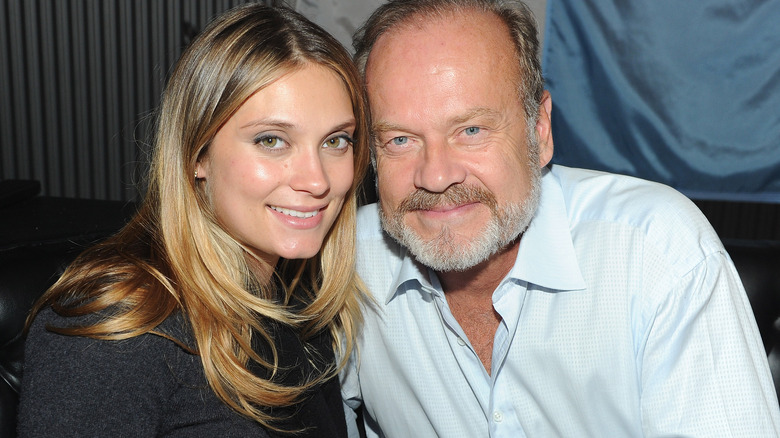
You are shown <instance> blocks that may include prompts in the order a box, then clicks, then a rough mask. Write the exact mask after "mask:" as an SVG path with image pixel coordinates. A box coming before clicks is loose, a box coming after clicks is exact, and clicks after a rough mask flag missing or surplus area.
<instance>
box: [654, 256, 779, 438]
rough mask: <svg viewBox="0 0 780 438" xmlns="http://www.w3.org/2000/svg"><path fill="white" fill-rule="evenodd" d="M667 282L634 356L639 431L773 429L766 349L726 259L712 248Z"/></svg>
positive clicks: (748, 433) (739, 433) (727, 433)
mask: <svg viewBox="0 0 780 438" xmlns="http://www.w3.org/2000/svg"><path fill="white" fill-rule="evenodd" d="M668 285H669V289H670V290H669V291H668V293H663V294H659V295H658V296H661V297H663V298H662V299H661V300H660V301H659V303H658V305H657V306H656V307H655V308H654V311H655V314H654V315H652V316H651V318H650V321H651V323H650V326H649V330H648V335H647V338H646V346H645V348H644V352H643V356H642V358H641V361H640V363H641V365H640V366H641V368H642V369H641V370H640V376H641V384H642V400H641V406H642V417H643V429H644V432H645V436H647V437H671V436H675V437H677V436H686V437H712V436H718V437H758V436H762V437H769V436H780V411H779V410H778V402H777V395H776V394H775V390H774V386H773V383H772V379H771V374H770V371H769V367H768V364H767V359H766V354H765V352H764V348H763V345H762V343H761V337H760V334H759V333H758V329H757V327H756V323H755V320H754V317H753V313H752V310H751V307H750V303H749V301H748V299H747V295H746V294H745V291H744V288H743V287H742V284H741V283H740V281H739V277H738V275H737V272H736V270H735V268H734V266H733V264H732V263H731V261H730V260H729V259H728V257H727V256H726V255H725V253H723V252H716V253H713V254H711V255H709V256H707V257H706V258H705V259H704V260H703V261H702V262H701V263H699V264H698V265H697V266H695V267H694V269H692V270H691V271H690V272H688V273H687V274H686V275H684V276H683V277H681V278H679V279H676V280H674V282H672V281H670V282H669V283H668ZM659 287H665V286H664V285H663V284H661V285H660V286H659Z"/></svg>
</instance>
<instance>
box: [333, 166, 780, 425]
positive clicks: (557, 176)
mask: <svg viewBox="0 0 780 438" xmlns="http://www.w3.org/2000/svg"><path fill="white" fill-rule="evenodd" d="M358 271H359V273H360V275H361V277H362V278H363V279H364V281H365V282H366V283H367V285H368V287H369V289H370V290H371V291H372V294H373V296H374V299H375V303H373V304H367V305H366V307H365V309H364V316H365V325H364V327H363V329H362V330H361V332H360V335H359V339H358V342H359V354H358V355H355V356H353V357H352V358H351V361H350V364H349V366H348V367H347V368H346V369H345V370H344V372H343V373H342V385H343V389H342V391H343V395H344V400H345V403H346V405H347V406H350V407H352V408H355V407H357V406H359V405H360V404H361V403H362V404H363V406H364V408H365V409H364V419H365V426H366V429H367V433H368V436H369V437H381V436H386V437H391V438H393V437H397V438H408V437H453V438H462V437H468V438H474V437H488V436H489V437H496V438H497V437H533V438H537V437H543V438H549V437H598V438H606V437H608V438H613V437H671V436H675V437H737V436H739V437H751V438H756V437H778V436H780V410H779V409H778V402H777V396H776V394H775V390H774V386H773V383H772V379H771V375H770V372H769V368H768V365H767V359H766V355H765V351H764V347H763V345H762V343H761V339H760V335H759V333H758V330H757V328H756V324H755V321H754V318H753V313H752V311H751V308H750V303H749V302H748V300H747V297H746V295H745V292H744V289H743V287H742V285H741V283H740V281H739V278H738V275H737V272H736V270H735V269H734V266H733V264H732V263H731V260H730V259H729V257H728V255H727V254H726V252H725V251H724V249H723V246H722V245H721V243H720V240H719V239H718V237H717V235H716V234H715V232H714V231H713V230H712V228H711V226H710V225H709V223H708V222H707V221H706V219H705V218H704V217H703V215H702V214H701V213H700V212H699V211H698V209H696V207H695V206H694V205H693V204H692V203H691V202H690V201H689V200H687V199H686V198H685V197H683V196H682V195H680V194H679V193H677V192H676V191H674V190H672V189H670V188H668V187H665V186H662V185H658V184H655V183H649V182H646V181H642V180H638V179H635V178H630V177H625V176H618V175H612V174H605V173H600V172H593V171H586V170H581V169H572V168H566V167H562V166H554V167H553V168H552V170H551V171H550V170H545V171H544V176H543V178H542V198H541V203H540V206H539V210H538V212H537V215H536V216H535V218H534V220H533V221H532V223H531V225H530V227H529V228H528V230H527V231H526V232H525V234H524V235H523V237H522V239H521V242H520V247H519V250H518V255H517V260H516V262H515V265H514V267H513V268H512V270H511V271H510V272H509V274H508V275H507V276H506V278H504V279H503V281H502V282H501V284H500V285H499V286H498V288H497V289H496V291H495V293H494V294H493V304H494V308H495V309H496V311H497V312H498V313H499V314H500V315H501V323H500V325H499V328H498V331H497V332H496V334H495V339H494V345H493V356H492V357H493V359H492V369H491V372H490V373H489V374H488V373H487V372H486V370H485V369H484V367H483V365H482V363H481V362H480V360H479V358H478V357H477V355H476V353H475V352H474V350H473V348H472V347H471V345H470V343H469V340H468V339H467V338H466V336H465V335H464V333H463V330H462V329H461V327H460V325H459V324H458V322H457V321H456V320H455V318H454V317H453V315H452V313H451V312H450V310H449V307H448V305H447V298H446V296H445V294H444V293H443V292H442V288H441V285H440V284H439V282H438V280H437V277H436V275H435V274H434V273H433V272H432V271H430V270H428V269H427V268H425V267H422V266H420V265H419V264H417V263H415V262H414V260H413V259H412V258H411V257H410V255H409V254H407V252H406V251H405V249H403V248H401V247H399V246H398V245H397V244H396V243H395V242H394V241H393V240H392V239H391V238H389V237H388V236H387V235H385V234H383V233H382V230H381V227H380V222H379V218H378V214H377V207H376V206H375V205H370V206H367V207H364V208H362V209H361V210H360V212H359V218H358ZM353 432H354V430H353Z"/></svg>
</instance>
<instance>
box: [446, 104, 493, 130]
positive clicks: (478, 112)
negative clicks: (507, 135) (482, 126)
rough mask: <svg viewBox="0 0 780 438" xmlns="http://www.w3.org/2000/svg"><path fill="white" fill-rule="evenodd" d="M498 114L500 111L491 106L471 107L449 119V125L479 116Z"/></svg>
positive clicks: (491, 116) (489, 116) (468, 120)
mask: <svg viewBox="0 0 780 438" xmlns="http://www.w3.org/2000/svg"><path fill="white" fill-rule="evenodd" d="M499 116H500V113H499V112H498V111H496V110H494V109H492V108H485V107H477V108H472V109H470V110H468V111H466V112H465V113H463V114H461V115H459V116H457V117H453V118H452V119H450V126H452V125H460V124H463V123H467V122H470V121H472V120H474V119H478V118H481V117H487V118H498V117H499Z"/></svg>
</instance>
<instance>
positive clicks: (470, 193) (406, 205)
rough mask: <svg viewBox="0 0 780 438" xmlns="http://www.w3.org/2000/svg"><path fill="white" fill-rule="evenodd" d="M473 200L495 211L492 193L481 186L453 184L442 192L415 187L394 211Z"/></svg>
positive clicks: (413, 209)
mask: <svg viewBox="0 0 780 438" xmlns="http://www.w3.org/2000/svg"><path fill="white" fill-rule="evenodd" d="M475 202H479V203H482V204H485V205H486V206H487V207H488V208H490V210H491V211H496V207H497V205H498V202H497V201H496V197H495V196H494V195H493V193H491V192H490V191H488V190H487V189H485V188H483V187H479V186H473V185H470V186H466V185H462V184H455V185H452V186H450V187H448V188H447V190H445V191H444V192H442V193H434V192H429V191H428V190H425V189H417V190H415V191H414V192H412V193H411V194H409V196H407V197H406V198H404V200H403V201H401V203H400V204H399V205H398V208H397V209H396V213H397V214H405V213H410V212H413V211H416V210H431V209H433V208H436V207H441V206H446V205H463V204H471V203H475Z"/></svg>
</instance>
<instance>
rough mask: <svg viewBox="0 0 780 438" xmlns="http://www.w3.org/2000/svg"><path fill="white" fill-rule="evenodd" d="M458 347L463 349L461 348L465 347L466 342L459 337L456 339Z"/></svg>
mask: <svg viewBox="0 0 780 438" xmlns="http://www.w3.org/2000/svg"><path fill="white" fill-rule="evenodd" d="M458 345H460V346H461V347H463V346H465V345H466V341H464V340H463V338H461V337H459V338H458Z"/></svg>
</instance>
